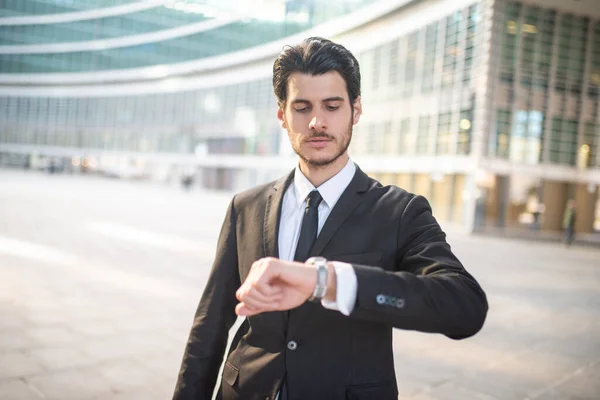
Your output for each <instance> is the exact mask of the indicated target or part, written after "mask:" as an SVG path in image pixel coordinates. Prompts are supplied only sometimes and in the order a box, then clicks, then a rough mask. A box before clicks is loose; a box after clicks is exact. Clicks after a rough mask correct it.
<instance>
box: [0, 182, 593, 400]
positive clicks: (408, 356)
mask: <svg viewBox="0 0 600 400" xmlns="http://www.w3.org/2000/svg"><path fill="white" fill-rule="evenodd" d="M229 199H230V195H229V194H220V193H214V192H203V191H200V190H197V189H196V190H193V191H191V192H190V193H185V192H183V191H182V190H181V189H180V188H179V187H176V186H167V185H159V184H156V183H154V184H151V183H143V182H124V181H117V180H110V179H106V178H99V177H93V176H88V177H83V176H69V175H52V176H50V175H48V174H42V173H36V172H24V171H14V170H0V399H6V400H19V399H60V400H64V399H100V400H109V399H111V400H116V399H122V400H124V399H136V400H140V399H143V400H146V399H149V400H152V399H169V398H171V396H172V391H173V387H174V383H175V378H176V375H177V372H178V368H179V362H180V360H181V355H182V351H183V348H184V344H185V340H186V337H187V334H188V329H189V327H190V324H191V321H192V316H193V313H194V310H195V307H196V305H197V302H198V299H199V296H200V294H201V293H202V288H203V286H204V284H205V281H206V277H207V275H208V272H209V269H210V265H211V262H212V256H213V253H214V245H215V243H216V238H217V234H218V231H219V228H220V225H221V221H222V218H223V216H224V212H225V209H226V206H227V203H228V200H229ZM448 237H449V241H450V243H451V245H452V246H453V249H454V250H455V252H456V253H457V254H458V256H459V257H460V258H461V259H462V261H463V263H464V264H465V265H466V267H467V269H468V270H469V271H470V272H471V273H472V274H473V275H475V277H476V278H477V279H478V280H479V282H480V283H481V285H482V286H483V288H484V289H485V290H486V292H487V294H488V298H489V302H490V312H489V316H488V320H487V322H486V325H485V327H484V329H483V330H482V331H481V332H480V333H479V334H478V335H477V336H475V337H473V338H471V339H467V340H464V341H452V340H450V339H447V338H445V337H442V336H440V335H430V334H422V333H416V332H406V331H396V332H395V344H394V349H395V359H396V374H397V377H398V384H399V390H400V396H399V398H400V399H406V400H433V399H436V400H454V399H457V400H458V399H460V400H468V399H478V400H493V399H507V400H509V399H519V400H525V399H544V400H569V399H572V400H592V399H596V400H597V399H599V398H600V250H599V249H597V248H589V247H577V246H574V247H572V248H569V249H566V248H565V247H563V246H561V245H559V244H552V243H541V242H531V241H520V240H510V239H497V238H489V237H473V236H465V235H463V234H460V233H458V232H451V233H449V236H448Z"/></svg>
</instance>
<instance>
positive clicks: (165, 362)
mask: <svg viewBox="0 0 600 400" xmlns="http://www.w3.org/2000/svg"><path fill="white" fill-rule="evenodd" d="M183 350H184V347H183V346H182V347H181V348H178V349H173V350H170V351H161V352H149V353H145V354H142V355H139V356H136V360H137V361H138V362H139V363H141V364H142V365H143V366H144V367H146V368H149V369H151V370H153V371H156V372H158V373H160V374H161V375H162V376H165V377H171V378H176V377H177V374H178V373H179V367H180V366H181V359H182V357H183Z"/></svg>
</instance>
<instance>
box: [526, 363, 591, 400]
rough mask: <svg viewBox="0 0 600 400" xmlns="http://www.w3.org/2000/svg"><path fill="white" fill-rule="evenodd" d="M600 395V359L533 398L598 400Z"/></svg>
mask: <svg viewBox="0 0 600 400" xmlns="http://www.w3.org/2000/svg"><path fill="white" fill-rule="evenodd" d="M599 396H600V360H597V361H596V362H594V363H593V364H592V365H590V366H588V367H583V368H580V369H578V370H577V371H575V372H574V373H573V374H571V375H570V376H568V377H567V378H565V380H564V381H563V382H562V383H560V384H558V385H557V386H554V387H552V388H550V389H548V390H547V391H540V392H538V393H535V394H534V395H532V396H531V398H532V399H543V400H565V399H574V400H598V398H599Z"/></svg>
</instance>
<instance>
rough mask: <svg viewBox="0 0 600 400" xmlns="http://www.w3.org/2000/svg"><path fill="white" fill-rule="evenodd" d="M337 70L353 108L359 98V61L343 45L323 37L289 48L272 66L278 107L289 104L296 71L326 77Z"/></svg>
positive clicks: (312, 38) (287, 47) (309, 39)
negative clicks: (290, 85)
mask: <svg viewBox="0 0 600 400" xmlns="http://www.w3.org/2000/svg"><path fill="white" fill-rule="evenodd" d="M329 71H337V72H338V73H339V74H340V75H341V76H342V78H344V81H345V82H346V89H347V90H348V97H349V98H350V105H352V104H354V101H355V100H356V98H357V97H358V96H360V69H359V66H358V61H357V60H356V58H355V57H354V56H353V55H352V53H350V51H348V49H346V48H345V47H344V46H342V45H340V44H337V43H334V42H332V41H331V40H327V39H323V38H321V37H311V38H308V39H304V41H302V43H300V44H298V45H295V46H286V47H284V49H283V51H282V52H281V54H279V56H278V57H277V58H276V59H275V62H274V63H273V91H274V92H275V97H276V98H277V104H278V105H279V106H280V107H283V106H284V105H285V103H286V101H287V86H288V85H287V84H288V79H289V77H290V75H291V74H292V73H293V72H301V73H304V74H309V75H323V74H325V73H327V72H329Z"/></svg>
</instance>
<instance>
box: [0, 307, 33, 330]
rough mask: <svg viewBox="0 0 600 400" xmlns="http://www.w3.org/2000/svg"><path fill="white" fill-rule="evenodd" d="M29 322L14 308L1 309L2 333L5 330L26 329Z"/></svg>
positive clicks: (0, 325) (0, 328)
mask: <svg viewBox="0 0 600 400" xmlns="http://www.w3.org/2000/svg"><path fill="white" fill-rule="evenodd" d="M29 323H30V322H29V321H28V320H27V319H25V318H24V317H23V316H22V315H20V314H19V313H18V312H17V311H15V310H14V309H10V310H0V333H2V332H3V331H5V330H14V329H24V328H25V327H26V326H27V325H28V324H29Z"/></svg>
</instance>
